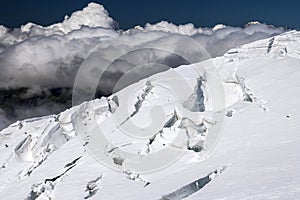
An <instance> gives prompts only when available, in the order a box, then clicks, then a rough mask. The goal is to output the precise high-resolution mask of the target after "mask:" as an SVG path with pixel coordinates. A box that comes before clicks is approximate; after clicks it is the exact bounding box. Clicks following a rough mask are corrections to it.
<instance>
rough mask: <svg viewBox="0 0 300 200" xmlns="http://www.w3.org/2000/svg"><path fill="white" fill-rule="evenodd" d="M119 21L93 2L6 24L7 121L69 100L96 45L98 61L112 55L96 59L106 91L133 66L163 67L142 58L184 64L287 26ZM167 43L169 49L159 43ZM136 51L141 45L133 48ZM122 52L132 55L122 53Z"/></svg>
mask: <svg viewBox="0 0 300 200" xmlns="http://www.w3.org/2000/svg"><path fill="white" fill-rule="evenodd" d="M116 25H117V23H116V22H115V21H114V20H113V19H112V18H111V17H109V14H108V12H107V11H106V10H105V9H104V8H103V6H101V5H98V4H95V3H90V4H89V5H88V6H87V7H86V8H84V9H83V10H82V11H77V12H75V13H73V14H72V15H71V16H70V17H68V16H66V17H65V19H64V20H63V22H61V23H57V24H53V25H51V26H48V27H42V26H40V25H36V24H33V23H28V24H26V25H23V26H22V27H21V28H15V29H8V28H6V27H4V26H0V71H1V73H0V100H1V101H2V102H0V103H1V104H0V105H1V106H0V116H1V117H0V129H1V128H3V126H5V125H7V124H8V123H10V122H12V121H14V120H16V119H22V118H25V117H32V116H37V115H45V114H50V113H54V112H58V111H60V110H63V109H65V108H67V107H69V106H70V105H71V104H70V97H69V96H70V94H71V92H70V91H71V89H72V87H73V84H74V79H75V77H76V73H77V72H78V69H79V67H80V66H81V64H82V62H83V61H84V60H85V59H86V58H87V57H88V56H89V55H90V53H91V52H95V50H96V52H97V56H98V59H97V62H99V60H101V61H103V62H104V63H105V62H112V61H113V64H112V65H110V67H109V68H107V69H105V66H104V65H103V66H101V64H103V63H101V62H100V63H94V64H97V65H98V69H100V70H103V71H105V73H104V77H103V79H102V80H101V81H102V83H101V87H100V89H99V92H100V94H109V93H110V92H112V90H113V86H114V84H115V83H116V81H117V80H118V79H119V78H120V77H122V76H123V75H124V74H126V73H127V72H128V71H133V74H134V75H132V76H131V77H135V79H134V80H135V81H136V80H138V79H140V78H143V77H146V76H148V75H149V74H151V73H156V72H158V71H161V69H155V65H151V68H150V69H148V70H144V71H142V70H136V69H134V67H135V65H136V64H141V63H153V62H155V63H159V64H161V65H166V66H170V67H177V66H179V65H182V64H187V61H186V60H185V58H183V57H181V55H180V54H184V55H188V57H189V62H198V61H201V60H204V59H207V58H209V57H216V56H220V55H223V54H224V53H225V52H226V51H228V50H229V49H230V48H233V47H236V46H238V45H242V44H245V43H249V42H252V41H255V40H259V39H264V38H267V37H270V36H273V35H276V34H280V33H282V32H283V31H284V30H283V29H282V28H275V27H273V26H268V25H265V24H260V23H252V24H250V25H248V26H246V27H243V28H239V27H229V26H225V25H216V26H215V27H213V28H196V27H194V25H193V24H186V25H179V26H177V25H174V24H172V23H169V22H165V21H162V22H159V23H157V24H146V25H145V26H144V27H142V26H137V27H134V28H132V29H129V30H118V29H117V26H116ZM182 36H185V37H189V38H191V39H192V40H193V41H196V42H197V43H198V44H199V45H200V46H202V47H203V48H204V49H205V50H206V51H207V52H208V55H206V54H204V53H203V55H199V54H197V53H195V51H193V47H191V46H190V45H189V44H188V43H187V44H184V42H182V40H181V39H180V38H182ZM162 44H163V46H167V47H168V48H167V49H168V50H169V51H170V52H167V51H163V50H162V51H159V50H155V51H153V48H156V49H157V48H159V47H160V46H162ZM131 51H134V52H133V53H130V54H128V52H131ZM172 52H177V53H178V52H179V55H176V54H174V53H172ZM123 54H125V55H126V56H121V57H119V56H120V55H123ZM118 57H119V58H118ZM116 58H118V59H116ZM115 59H116V60H115ZM114 60H115V61H114ZM99 65H100V67H99ZM91 73H92V72H91ZM128 84H129V83H128ZM118 89H120V88H118ZM9 91H10V92H9ZM53 91H55V92H53ZM11 92H12V93H14V94H15V97H14V98H15V99H14V102H16V103H12V99H13V97H12V95H11ZM61 96H63V97H61ZM65 96H68V97H65ZM61 98H64V99H63V100H61ZM22 110H28V111H26V112H21V111H22ZM1 124H2V125H1Z"/></svg>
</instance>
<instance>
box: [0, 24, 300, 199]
mask: <svg viewBox="0 0 300 200" xmlns="http://www.w3.org/2000/svg"><path fill="white" fill-rule="evenodd" d="M250 27H251V26H250ZM223 29H226V28H223ZM223 29H221V30H223ZM217 31H219V30H217ZM41 44H45V43H41ZM299 45H300V32H297V31H291V32H287V33H284V34H282V35H279V36H275V37H273V38H268V39H265V40H261V41H256V42H253V43H250V44H247V45H243V46H240V47H237V48H234V49H231V50H229V51H228V52H227V53H226V54H225V55H224V56H221V57H217V58H213V59H210V60H207V61H203V62H200V63H195V64H192V65H188V66H181V67H179V68H177V69H175V70H169V71H166V72H162V73H159V74H156V75H154V76H151V77H149V78H147V79H145V80H142V81H140V82H138V83H135V84H133V85H131V86H129V87H127V88H125V89H123V90H121V91H119V92H118V93H116V94H114V95H113V96H117V99H118V101H117V100H116V97H113V96H111V97H109V98H108V99H106V98H102V99H97V100H94V101H91V102H85V103H83V104H82V105H79V106H76V107H73V108H71V109H70V110H66V111H64V112H62V113H60V114H59V115H52V116H48V117H43V118H35V119H29V120H24V121H20V122H16V123H14V124H12V125H11V126H9V127H8V128H6V129H3V130H2V131H1V132H0V149H1V150H0V164H1V166H2V167H1V172H0V173H1V175H0V199H26V198H27V199H49V198H50V197H51V198H52V199H84V198H91V199H105V200H109V199H112V200H115V199H130V200H134V199H136V200H140V199H149V200H152V199H171V200H175V199H189V200H198V199H297V198H298V197H299V195H300V188H299V185H300V176H298V174H300V159H299V158H300V157H299V152H300V146H299V142H300V137H299V134H298V132H299V130H300V124H299V119H300V115H299V113H300V107H299V103H298V102H299V101H298V99H299V97H300V88H299V86H300V79H299V76H300V71H299V67H300V51H299ZM214 67H216V69H217V72H218V73H219V75H220V81H221V85H222V87H223V88H224V93H223V95H222V90H220V91H214V90H213V89H215V88H218V87H217V86H216V85H214V80H215V79H214V78H215V77H214V76H213V75H214V74H213V71H211V70H212V69H214ZM174 72H175V74H176V75H178V77H177V76H175V78H174ZM170 76H172V78H171V79H170V78H168V77H170ZM199 76H201V77H205V79H203V81H202V83H203V84H202V85H201V87H197V83H198V84H199ZM197 80H198V81H197ZM147 81H148V87H147ZM149 81H150V82H151V85H152V86H153V87H151V88H149ZM186 83H187V84H186ZM185 84H186V85H185ZM197 88H198V90H197ZM199 88H201V90H200V89H199ZM195 91H198V92H199V91H202V92H203V97H204V100H203V102H202V103H203V106H204V111H203V112H199V110H198V111H197V110H196V112H191V111H190V110H191V108H192V107H191V106H183V105H184V102H186V100H187V99H188V98H189V97H191V99H197V98H196V94H195ZM218 95H219V96H218ZM222 96H223V99H222ZM192 97H193V98H192ZM137 98H139V99H137ZM139 100H140V101H139ZM218 100H222V101H218ZM112 101H113V102H114V103H112ZM137 102H138V103H137ZM194 102H195V103H199V102H197V101H195V100H194ZM112 105H113V106H112ZM154 106H160V109H158V110H154V111H155V112H161V111H163V113H164V114H165V115H164V116H165V117H163V118H159V117H158V118H157V119H159V120H162V119H163V120H162V121H155V120H156V118H153V116H160V115H152V114H153V113H152V114H151V112H152V111H153V110H151V108H153V107H154ZM137 108H138V109H137ZM189 109H190V110H189ZM134 111H136V112H134ZM194 111H195V110H194ZM133 112H134V113H135V114H134V115H130V114H131V113H133ZM175 113H176V117H174V115H175ZM159 114H161V113H159ZM216 116H218V117H216ZM220 116H221V117H220ZM128 117H129V118H130V119H129V120H128ZM131 118H132V119H131ZM79 119H81V120H79ZM126 119H127V121H126ZM170 119H171V121H172V123H169V122H170ZM151 120H152V121H154V122H155V123H154V124H158V125H159V126H153V127H152V128H153V129H151ZM124 121H125V122H124ZM122 122H124V123H122ZM128 123H131V124H129V125H128ZM97 124H100V126H98V127H97ZM166 124H168V125H167V126H166V127H164V125H166ZM147 126H148V127H149V126H150V129H147V130H151V131H150V132H151V134H152V135H155V137H149V138H147V137H142V138H140V139H137V137H134V136H139V134H148V133H149V132H145V131H143V130H144V129H145V127H147ZM221 126H222V127H221ZM218 128H222V129H219V130H220V131H221V132H220V133H221V135H212V134H213V133H215V132H214V130H218ZM80 130H84V131H83V132H78V131H80ZM126 130H136V132H130V131H129V132H128V133H127V134H126V133H124V131H126ZM101 131H102V133H103V134H104V135H105V136H106V139H107V140H109V141H110V142H111V146H106V147H101V141H100V143H97V142H99V140H98V139H99V132H100V133H101ZM130 134H133V135H130ZM143 136H144V135H143ZM215 137H217V138H215ZM133 138H135V139H133ZM151 140H152V142H150V141H151ZM214 141H216V142H217V143H216V145H215V144H214ZM214 145H215V147H214V148H213V146H214ZM212 148H213V149H212ZM164 149H167V150H170V152H172V154H166V155H171V156H174V157H164V155H165V154H164V152H163V150H164ZM174 149H176V151H175V150H174ZM172 150H174V151H172ZM211 150H212V151H211ZM210 151H211V152H210ZM124 152H127V153H128V154H123V153H124ZM155 153H157V154H155ZM206 153H209V156H207V155H206ZM128 155H131V156H132V155H137V156H132V157H130V156H128ZM151 155H154V156H153V157H151ZM155 155H159V156H161V159H160V161H159V162H151V159H154V160H155V158H157V157H155ZM203 155H206V156H207V157H203ZM140 156H142V157H143V158H145V160H146V161H147V159H149V162H148V163H147V164H153V165H146V166H143V165H137V163H138V162H139V161H140V160H139V158H140ZM99 158H105V159H106V160H104V161H103V160H102V161H99ZM174 158H176V160H173V159H174ZM155 161H157V160H155ZM171 161H174V162H173V163H171ZM103 162H104V164H105V165H109V166H110V167H106V166H105V165H104V164H103ZM157 163H158V164H165V165H166V166H167V167H166V168H161V169H159V170H156V171H151V168H156V167H158V168H159V165H158V166H156V165H155V164H157ZM170 164H171V165H170ZM112 167H113V168H115V169H119V171H116V170H114V169H112ZM137 168H138V169H143V170H145V171H151V172H150V173H139V171H138V170H136V169H137ZM104 175H105V176H104ZM99 177H100V178H99ZM204 183H205V184H204ZM202 184H203V185H202ZM88 188H90V189H88ZM16 190H17V192H16ZM33 197H34V198H33Z"/></svg>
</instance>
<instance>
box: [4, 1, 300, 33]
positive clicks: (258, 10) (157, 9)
mask: <svg viewBox="0 0 300 200" xmlns="http://www.w3.org/2000/svg"><path fill="white" fill-rule="evenodd" d="M89 2H91V1H89V0H26V1H24V0H23V1H21V0H9V1H2V2H1V3H0V24H3V25H5V26H8V27H19V26H20V25H22V24H25V23H26V22H28V21H31V22H34V23H37V24H41V25H49V24H53V23H55V22H59V21H62V20H63V18H64V16H65V15H70V14H71V13H72V12H73V11H75V10H79V9H82V8H83V7H85V6H86V5H87V4H88V3H89ZM93 2H98V3H100V4H102V5H104V6H105V8H106V9H107V10H108V11H109V13H110V16H112V17H113V18H114V19H115V20H116V21H118V22H119V24H120V27H121V28H123V29H127V28H131V27H133V26H135V25H138V24H139V25H144V24H145V23H146V22H150V23H155V22H158V21H161V20H167V21H170V22H173V23H175V24H185V23H189V22H191V23H193V24H195V26H201V27H211V26H214V25H215V24H218V23H223V24H227V25H231V26H243V25H244V24H245V23H247V22H249V21H255V20H258V21H261V22H265V23H267V24H273V25H275V26H287V27H290V28H296V29H300V10H299V8H300V1H297V0H281V1H270V0H269V1H266V0H252V1H242V0H223V1H222V0H209V1H202V0H147V1H145V0H126V1H125V0H124V1H122V0H94V1H93Z"/></svg>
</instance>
